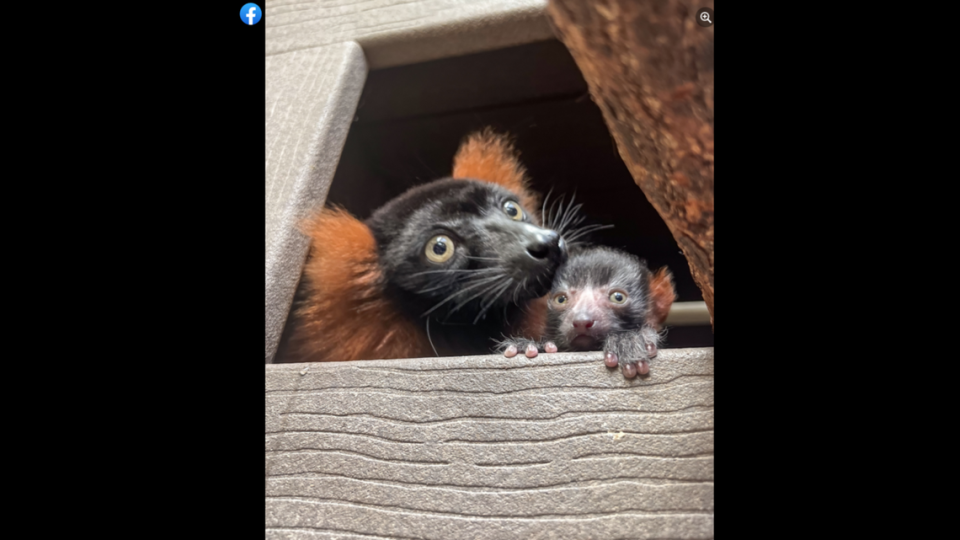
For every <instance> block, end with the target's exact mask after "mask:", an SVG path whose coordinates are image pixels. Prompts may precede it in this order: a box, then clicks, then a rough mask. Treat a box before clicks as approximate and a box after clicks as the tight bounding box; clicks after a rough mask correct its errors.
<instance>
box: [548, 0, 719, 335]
mask: <svg viewBox="0 0 960 540" xmlns="http://www.w3.org/2000/svg"><path fill="white" fill-rule="evenodd" d="M713 4H714V3H713V1H712V0H709V1H704V2H702V3H699V4H693V3H690V2H686V1H683V0H598V1H593V0H550V2H549V5H548V13H549V15H550V18H551V20H552V22H553V25H554V28H555V30H556V31H557V35H558V37H559V38H560V40H561V41H562V42H563V43H564V44H565V45H566V46H567V48H568V49H569V50H570V53H571V55H572V56H573V58H574V60H575V61H576V63H577V66H578V67H579V68H580V71H581V72H582V73H583V76H584V79H586V81H587V84H588V85H589V87H590V94H591V96H592V98H593V100H594V102H596V103H597V105H598V106H599V107H600V109H601V110H602V111H603V116H604V119H605V121H606V123H607V127H608V128H609V129H610V133H611V134H612V135H613V138H614V140H615V141H616V143H617V147H618V149H619V151H620V156H621V157H622V158H623V161H624V163H626V165H627V168H628V169H629V170H630V173H631V174H632V175H633V178H634V180H635V181H636V183H637V185H638V186H639V187H640V189H641V190H643V193H644V194H645V195H646V197H647V199H648V200H649V201H650V203H651V204H652V205H653V207H654V208H656V209H657V212H659V213H660V216H661V217H662V218H663V220H664V222H666V224H667V226H668V227H669V228H670V231H671V232H672V233H673V236H674V238H675V239H676V240H677V244H678V245H679V246H680V249H681V250H683V253H684V255H685V256H686V258H687V262H688V263H689V264H690V271H691V273H692V274H693V278H694V280H695V281H696V282H697V285H699V286H700V289H701V291H702V292H703V299H704V300H705V301H706V304H707V308H708V309H709V311H710V323H711V325H712V324H713V30H714V29H713V26H709V27H702V26H700V25H699V24H697V22H696V19H695V17H696V15H697V10H698V9H699V8H710V9H713Z"/></svg>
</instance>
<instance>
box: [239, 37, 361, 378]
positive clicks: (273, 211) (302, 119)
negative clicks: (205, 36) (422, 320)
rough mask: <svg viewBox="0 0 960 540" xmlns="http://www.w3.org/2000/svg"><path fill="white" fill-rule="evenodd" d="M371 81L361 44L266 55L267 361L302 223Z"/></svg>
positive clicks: (299, 258)
mask: <svg viewBox="0 0 960 540" xmlns="http://www.w3.org/2000/svg"><path fill="white" fill-rule="evenodd" d="M366 76H367V65H366V61H365V60H364V57H363V51H362V50H361V49H360V46H359V45H357V44H356V43H341V44H337V45H333V46H329V47H320V48H315V49H308V50H301V51H294V52H291V53H288V54H280V55H274V56H268V57H267V58H266V173H265V175H266V197H265V202H266V210H265V212H266V232H265V238H266V362H267V363H269V362H270V361H271V360H272V358H273V355H274V352H275V351H276V348H277V344H278V343H279V341H280V336H281V334H282V332H283V325H284V323H285V322H286V318H287V312H288V311H289V309H290V303H291V301H292V300H293V294H294V291H295V290H296V286H297V282H298V281H299V279H300V272H301V270H302V267H303V261H304V258H305V257H306V253H307V239H306V237H304V236H303V235H302V234H300V233H299V232H298V231H297V230H296V223H297V222H298V221H299V220H300V219H302V217H303V216H304V215H305V213H306V212H308V211H310V210H312V209H313V208H315V207H316V206H318V205H320V204H322V203H323V201H324V200H325V199H326V196H327V190H328V189H329V187H330V182H331V181H332V180H333V175H334V172H336V168H337V163H338V162H339V160H340V152H341V151H342V150H343V144H344V142H345V141H346V138H347V132H348V131H349V129H350V124H351V122H352V120H353V117H354V112H355V111H356V109H357V102H358V101H359V98H360V93H361V92H362V90H363V82H364V80H365V79H366ZM238 114H241V111H238Z"/></svg>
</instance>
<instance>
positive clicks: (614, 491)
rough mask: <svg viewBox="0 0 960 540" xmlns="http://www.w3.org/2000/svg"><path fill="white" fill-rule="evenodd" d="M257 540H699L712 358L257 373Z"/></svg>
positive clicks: (431, 363)
mask: <svg viewBox="0 0 960 540" xmlns="http://www.w3.org/2000/svg"><path fill="white" fill-rule="evenodd" d="M265 442H266V463H265V470H266V532H267V538H332V537H338V538H422V539H434V538H436V539H455V538H480V537H483V538H711V537H713V511H714V506H713V481H714V476H713V349H712V348H708V349H667V350H663V351H661V353H660V356H659V358H658V359H657V361H656V363H655V364H654V365H652V366H651V376H650V377H649V378H648V379H645V380H641V379H635V380H626V379H624V378H623V377H622V376H621V375H620V374H619V372H617V371H614V370H608V369H607V368H605V367H604V366H603V361H602V356H601V353H576V354H574V353H569V354H551V355H541V356H540V357H538V358H535V359H527V358H521V359H516V358H514V359H507V358H503V357H499V356H477V357H464V358H431V359H413V360H394V361H365V362H336V363H323V364H281V365H267V366H266V441H265Z"/></svg>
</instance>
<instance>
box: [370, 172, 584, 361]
mask: <svg viewBox="0 0 960 540" xmlns="http://www.w3.org/2000/svg"><path fill="white" fill-rule="evenodd" d="M507 201H512V202H514V203H515V204H516V205H517V206H520V203H519V197H518V196H517V195H516V194H514V193H512V192H510V191H509V190H507V189H505V188H503V187H500V186H498V185H496V184H492V183H488V182H481V181H474V180H462V179H449V178H447V179H441V180H437V181H434V182H431V183H429V184H425V185H423V186H419V187H417V188H414V189H412V190H410V191H408V192H406V193H404V194H403V195H401V196H400V197H398V198H396V199H394V200H392V201H390V202H389V203H387V204H386V205H385V206H383V207H382V208H380V209H379V210H377V211H376V212H375V213H374V214H373V216H371V217H370V219H368V220H367V222H366V224H367V225H368V226H369V227H370V229H371V230H372V231H373V235H374V238H375V239H376V241H377V246H378V250H379V260H380V265H381V267H382V268H383V271H384V275H385V276H386V279H387V282H388V284H387V288H386V291H387V294H388V296H390V297H391V298H392V299H393V300H394V303H395V304H396V305H398V306H401V309H403V310H404V311H405V312H406V314H407V315H408V316H410V317H411V318H422V317H424V316H427V317H429V324H430V326H429V331H430V337H431V340H432V342H433V345H434V346H435V347H436V349H437V352H438V353H439V354H440V355H451V354H481V353H486V352H488V351H489V350H490V339H491V337H493V336H499V335H501V333H502V332H503V331H504V330H505V329H506V328H507V327H508V325H509V324H510V323H511V322H514V321H516V320H517V319H518V317H519V310H520V308H521V307H522V306H524V305H525V304H526V303H527V302H528V301H529V300H531V299H534V298H538V297H541V296H543V295H544V294H546V293H547V292H548V291H549V287H550V284H551V283H552V281H553V278H554V274H555V273H556V270H557V268H558V267H559V266H560V264H562V263H563V262H564V260H565V259H566V249H565V248H564V246H563V242H562V241H561V240H560V236H559V235H558V234H557V233H556V232H555V231H553V230H550V229H544V228H541V227H539V223H538V222H537V221H536V218H535V217H534V216H533V215H531V214H530V209H527V208H522V206H521V207H520V208H521V209H522V210H523V214H524V216H523V219H522V220H520V221H515V220H513V219H512V218H511V217H510V216H508V215H507V214H506V213H505V212H504V210H503V205H504V203H505V202H507ZM437 235H446V236H448V237H449V238H450V239H451V240H452V241H453V243H454V255H453V256H452V257H451V258H450V259H449V260H448V261H445V262H443V263H437V262H433V261H431V260H429V259H428V258H427V256H426V254H425V246H426V245H427V242H428V241H430V240H431V239H432V238H433V237H435V236H437Z"/></svg>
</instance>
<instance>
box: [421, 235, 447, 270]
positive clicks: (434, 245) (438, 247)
mask: <svg viewBox="0 0 960 540" xmlns="http://www.w3.org/2000/svg"><path fill="white" fill-rule="evenodd" d="M423 251H424V253H426V255H427V258H428V259H430V260H431V261H433V262H435V263H442V262H447V261H449V260H450V257H453V251H454V245H453V240H451V239H450V237H449V236H444V235H442V234H441V235H440V236H434V237H433V238H431V239H430V241H429V242H427V245H426V247H425V248H424V250H423Z"/></svg>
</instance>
